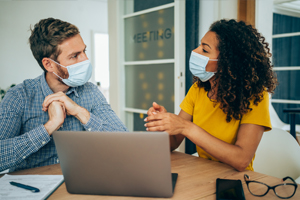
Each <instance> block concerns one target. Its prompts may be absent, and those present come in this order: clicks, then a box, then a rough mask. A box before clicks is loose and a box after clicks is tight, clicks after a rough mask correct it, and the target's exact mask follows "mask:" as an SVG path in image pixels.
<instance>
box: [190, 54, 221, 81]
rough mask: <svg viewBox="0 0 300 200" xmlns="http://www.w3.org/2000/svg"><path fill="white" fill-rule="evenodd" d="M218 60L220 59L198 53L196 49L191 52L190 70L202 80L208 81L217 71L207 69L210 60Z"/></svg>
mask: <svg viewBox="0 0 300 200" xmlns="http://www.w3.org/2000/svg"><path fill="white" fill-rule="evenodd" d="M209 60H211V61H218V59H209V57H206V56H203V55H201V54H198V53H196V52H194V51H192V53H191V57H190V71H191V72H192V74H193V75H194V76H196V77H198V78H199V79H200V80H201V81H202V82H206V81H208V80H209V79H211V77H213V76H214V75H215V72H207V71H206V70H205V68H206V65H207V63H208V61H209Z"/></svg>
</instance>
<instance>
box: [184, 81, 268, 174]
mask: <svg viewBox="0 0 300 200" xmlns="http://www.w3.org/2000/svg"><path fill="white" fill-rule="evenodd" d="M219 105H220V103H217V104H216V106H215V107H214V102H213V101H212V100H210V99H209V98H208V97H207V92H206V91H205V90H204V88H199V87H198V86H197V84H196V83H195V84H193V85H192V87H191V88H190V90H189V92H188V94H187V95H186V97H185V98H184V100H183V101H182V103H181V104H180V108H181V109H182V110H183V111H185V112H186V113H188V114H189V115H192V116H193V123H194V124H196V125H197V126H199V127H201V128H202V129H204V130H205V131H207V132H208V133H209V134H211V135H213V136H214V137H216V138H219V139H220V140H222V141H224V142H227V143H229V144H235V142H236V138H237V133H238V130H239V126H240V124H256V125H260V126H264V127H265V131H269V130H271V129H272V126H271V120H270V114H269V95H268V92H264V98H263V100H262V101H261V102H259V103H258V105H257V106H255V105H253V102H251V104H250V107H251V108H252V111H250V112H248V113H246V114H245V115H244V116H243V117H242V119H241V120H236V119H234V118H233V119H232V120H231V121H230V122H229V123H228V122H226V114H225V113H224V112H223V111H222V110H221V109H220V108H219ZM197 152H198V154H199V157H202V158H206V159H210V160H214V161H218V160H217V159H216V158H214V157H213V156H211V155H210V154H208V153H207V152H205V151H204V150H203V149H201V148H200V147H198V146H197ZM254 157H255V156H254ZM254 157H253V158H252V161H251V162H250V164H249V166H248V167H247V168H246V169H248V170H252V171H253V160H254Z"/></svg>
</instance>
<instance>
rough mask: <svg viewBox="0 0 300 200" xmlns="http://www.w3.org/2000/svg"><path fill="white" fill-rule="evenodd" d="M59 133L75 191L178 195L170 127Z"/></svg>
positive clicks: (58, 140)
mask: <svg viewBox="0 0 300 200" xmlns="http://www.w3.org/2000/svg"><path fill="white" fill-rule="evenodd" d="M53 138H54V142H55V145H56V149H57V153H58V157H59V159H60V166H61V169H62V172H63V175H64V179H65V183H66V187H67V190H68V192H69V193H73V194H94V195H118V196H120V195H121V196H139V197H172V196H173V191H174V187H175V184H176V180H177V174H171V160H170V147H169V136H168V134H167V133H164V132H83V131H82V132H75V131H56V132H54V133H53Z"/></svg>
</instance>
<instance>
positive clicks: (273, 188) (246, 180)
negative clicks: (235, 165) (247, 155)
mask: <svg viewBox="0 0 300 200" xmlns="http://www.w3.org/2000/svg"><path fill="white" fill-rule="evenodd" d="M244 179H245V182H246V184H247V188H248V190H249V192H250V193H251V194H252V195H253V196H257V197H263V196H265V195H266V194H268V192H269V190H270V189H272V190H273V191H274V193H275V195H276V196H277V197H279V198H281V199H289V198H291V197H293V196H294V194H295V193H296V190H297V187H298V185H297V183H296V182H295V181H294V179H293V178H291V177H289V176H286V177H284V178H283V179H282V181H285V180H287V179H291V180H292V181H293V182H294V183H282V184H278V185H275V186H272V187H271V186H269V185H267V184H265V183H262V182H259V181H250V180H249V179H250V177H249V176H248V175H247V174H244ZM251 182H254V183H259V184H263V185H265V186H267V187H268V190H267V191H266V192H265V193H264V194H262V195H257V194H253V193H252V192H251V190H250V189H249V183H251ZM282 185H293V186H294V187H295V190H294V193H293V194H292V195H291V196H289V197H281V196H279V195H278V194H277V193H276V191H275V188H276V187H278V186H282Z"/></svg>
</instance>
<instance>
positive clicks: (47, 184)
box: [0, 174, 64, 200]
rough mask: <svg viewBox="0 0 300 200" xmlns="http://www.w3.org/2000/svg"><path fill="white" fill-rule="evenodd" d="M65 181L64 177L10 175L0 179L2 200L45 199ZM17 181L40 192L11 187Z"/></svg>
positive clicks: (0, 197) (0, 196)
mask: <svg viewBox="0 0 300 200" xmlns="http://www.w3.org/2000/svg"><path fill="white" fill-rule="evenodd" d="M63 180H64V177H63V175H8V174H5V175H4V176H3V177H2V178H0V199H1V200H19V199H22V200H38V199H45V198H46V197H48V195H49V194H51V193H52V191H54V190H55V189H56V188H57V187H58V186H59V185H60V184H61V183H62V182H63ZM10 181H15V182H17V183H22V184H25V185H30V186H32V187H36V188H38V189H39V190H40V192H36V193H33V192H31V191H29V190H25V189H23V188H19V187H16V186H13V185H11V184H10V183H9V182H10Z"/></svg>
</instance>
